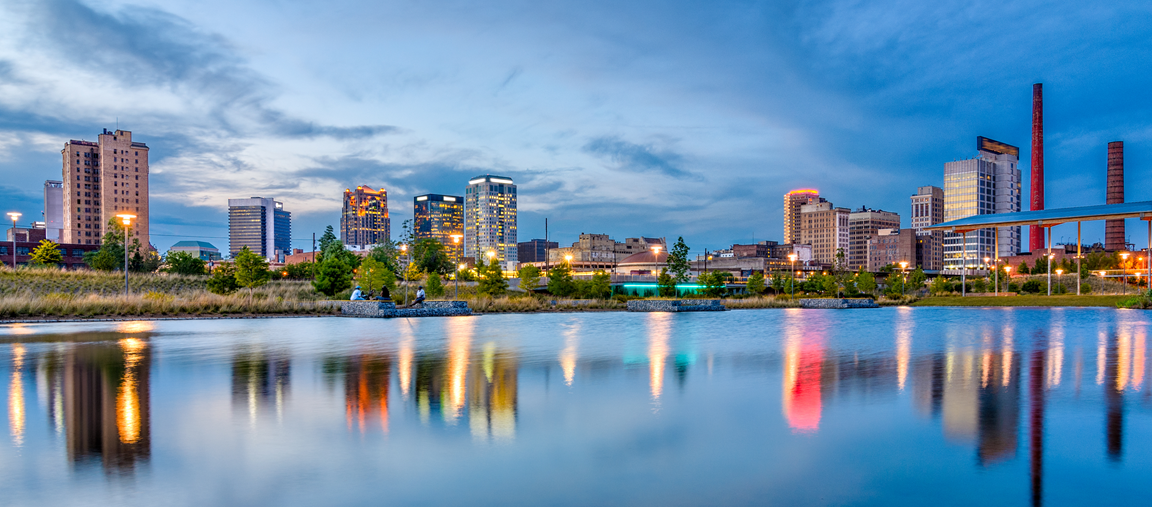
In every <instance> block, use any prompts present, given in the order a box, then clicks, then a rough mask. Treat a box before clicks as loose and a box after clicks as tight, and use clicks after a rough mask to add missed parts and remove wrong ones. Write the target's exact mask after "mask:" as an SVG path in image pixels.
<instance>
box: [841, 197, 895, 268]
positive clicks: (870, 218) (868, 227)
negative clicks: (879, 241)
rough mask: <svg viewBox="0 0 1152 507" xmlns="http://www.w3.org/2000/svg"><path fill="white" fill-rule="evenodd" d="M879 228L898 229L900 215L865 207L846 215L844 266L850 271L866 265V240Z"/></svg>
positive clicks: (872, 236)
mask: <svg viewBox="0 0 1152 507" xmlns="http://www.w3.org/2000/svg"><path fill="white" fill-rule="evenodd" d="M880 229H894V230H896V231H897V232H899V230H900V215H898V214H896V213H892V212H890V211H884V210H875V209H869V208H865V207H863V206H861V207H860V209H858V210H856V211H853V212H852V213H850V214H849V215H848V250H847V251H846V252H844V254H845V255H846V256H847V259H846V260H847V262H846V263H845V266H844V267H846V268H847V269H848V270H850V271H856V270H857V269H860V268H862V267H866V266H867V265H868V241H869V240H871V239H872V238H874V237H875V236H876V233H877V232H879V231H880Z"/></svg>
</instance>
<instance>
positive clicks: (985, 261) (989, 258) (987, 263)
mask: <svg viewBox="0 0 1152 507" xmlns="http://www.w3.org/2000/svg"><path fill="white" fill-rule="evenodd" d="M991 262H992V258H991V257H985V258H984V269H988V265H989V263H991Z"/></svg>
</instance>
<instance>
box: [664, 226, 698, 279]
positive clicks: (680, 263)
mask: <svg viewBox="0 0 1152 507" xmlns="http://www.w3.org/2000/svg"><path fill="white" fill-rule="evenodd" d="M691 269H692V266H691V265H689V264H688V245H686V244H684V238H683V237H680V238H679V239H677V240H676V244H675V245H672V249H670V250H669V251H668V272H669V273H670V274H671V275H672V278H673V279H674V280H676V283H684V282H687V281H688V272H689V271H690V270H691Z"/></svg>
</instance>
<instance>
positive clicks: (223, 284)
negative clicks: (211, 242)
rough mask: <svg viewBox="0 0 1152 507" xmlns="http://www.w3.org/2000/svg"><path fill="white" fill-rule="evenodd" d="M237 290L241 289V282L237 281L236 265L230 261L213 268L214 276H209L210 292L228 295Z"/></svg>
mask: <svg viewBox="0 0 1152 507" xmlns="http://www.w3.org/2000/svg"><path fill="white" fill-rule="evenodd" d="M237 290H240V284H238V283H236V266H235V265H233V264H232V263H231V262H229V263H226V264H220V265H219V266H216V268H215V269H213V270H212V276H211V277H210V278H208V292H211V293H213V294H219V295H221V296H227V295H228V294H231V293H233V292H236V291H237Z"/></svg>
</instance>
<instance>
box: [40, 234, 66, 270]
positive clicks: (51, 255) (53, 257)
mask: <svg viewBox="0 0 1152 507" xmlns="http://www.w3.org/2000/svg"><path fill="white" fill-rule="evenodd" d="M63 262H64V256H63V255H61V254H60V245H58V244H56V242H55V241H52V240H50V239H42V240H40V244H39V245H36V248H34V249H32V265H33V266H38V267H47V266H53V267H55V266H58V265H60V264H61V263H63Z"/></svg>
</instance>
